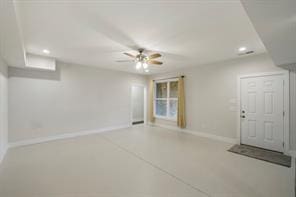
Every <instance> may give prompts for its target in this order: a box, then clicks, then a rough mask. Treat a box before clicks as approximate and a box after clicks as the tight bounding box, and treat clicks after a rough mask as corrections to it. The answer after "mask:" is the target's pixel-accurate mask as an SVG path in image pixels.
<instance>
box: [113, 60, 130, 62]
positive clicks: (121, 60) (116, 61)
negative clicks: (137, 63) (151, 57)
mask: <svg viewBox="0 0 296 197" xmlns="http://www.w3.org/2000/svg"><path fill="white" fill-rule="evenodd" d="M116 62H134V60H116Z"/></svg>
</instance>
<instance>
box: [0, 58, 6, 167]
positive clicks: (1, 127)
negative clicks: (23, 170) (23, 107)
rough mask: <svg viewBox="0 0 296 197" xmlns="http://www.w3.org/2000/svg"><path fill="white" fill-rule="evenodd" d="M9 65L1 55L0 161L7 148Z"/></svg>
mask: <svg viewBox="0 0 296 197" xmlns="http://www.w3.org/2000/svg"><path fill="white" fill-rule="evenodd" d="M7 81H8V80H7V65H6V64H5V63H4V62H3V60H2V58H1V56H0V163H1V161H2V159H3V157H4V155H5V153H6V150H7V130H8V129H7Z"/></svg>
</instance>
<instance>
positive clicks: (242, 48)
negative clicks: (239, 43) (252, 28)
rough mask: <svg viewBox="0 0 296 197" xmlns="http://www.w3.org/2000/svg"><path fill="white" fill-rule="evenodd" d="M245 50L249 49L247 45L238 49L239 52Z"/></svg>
mask: <svg viewBox="0 0 296 197" xmlns="http://www.w3.org/2000/svg"><path fill="white" fill-rule="evenodd" d="M245 50H247V47H240V48H239V49H238V51H239V52H243V51H245Z"/></svg>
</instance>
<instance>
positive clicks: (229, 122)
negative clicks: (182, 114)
mask: <svg viewBox="0 0 296 197" xmlns="http://www.w3.org/2000/svg"><path fill="white" fill-rule="evenodd" d="M277 70H282V69H281V68H279V67H277V66H275V65H274V63H273V62H272V60H271V58H270V57H269V56H268V55H266V54H261V55H254V56H248V57H243V58H240V59H236V60H232V61H225V62H219V63H215V64H210V65H204V66H200V67H192V68H188V69H185V70H180V71H176V72H173V73H169V74H162V75H154V76H152V78H153V79H157V78H164V77H171V76H176V75H181V74H182V75H185V76H186V77H185V94H186V117H187V129H189V130H192V131H199V132H205V133H208V134H214V135H218V136H222V137H228V138H236V135H237V110H239V108H238V106H237V77H238V76H239V75H246V74H251V73H260V72H272V71H277ZM156 123H159V124H170V126H175V125H176V123H175V122H169V121H163V120H156Z"/></svg>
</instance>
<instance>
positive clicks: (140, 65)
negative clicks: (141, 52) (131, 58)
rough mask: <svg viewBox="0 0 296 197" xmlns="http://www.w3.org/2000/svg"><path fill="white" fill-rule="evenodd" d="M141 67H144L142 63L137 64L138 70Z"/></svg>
mask: <svg viewBox="0 0 296 197" xmlns="http://www.w3.org/2000/svg"><path fill="white" fill-rule="evenodd" d="M141 67H142V63H141V62H138V63H137V64H136V69H137V70H139V69H140V68H141Z"/></svg>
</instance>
